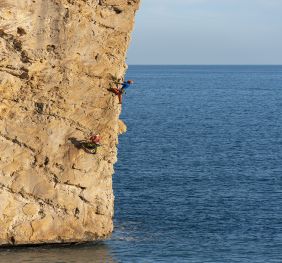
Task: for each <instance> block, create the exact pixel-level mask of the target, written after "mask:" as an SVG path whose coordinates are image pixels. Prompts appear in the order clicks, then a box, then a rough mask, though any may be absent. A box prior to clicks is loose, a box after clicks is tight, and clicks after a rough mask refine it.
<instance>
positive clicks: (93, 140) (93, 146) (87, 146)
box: [81, 134, 101, 154]
mask: <svg viewBox="0 0 282 263" xmlns="http://www.w3.org/2000/svg"><path fill="white" fill-rule="evenodd" d="M100 146H101V137H100V135H99V134H91V136H90V138H89V141H82V143H81V147H82V148H83V149H84V150H85V151H86V152H88V153H93V154H95V153H97V148H98V147H100Z"/></svg>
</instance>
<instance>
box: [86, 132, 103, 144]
mask: <svg viewBox="0 0 282 263" xmlns="http://www.w3.org/2000/svg"><path fill="white" fill-rule="evenodd" d="M89 140H90V141H91V143H94V144H96V145H100V144H101V142H100V141H101V137H100V134H91V137H90V139H89Z"/></svg>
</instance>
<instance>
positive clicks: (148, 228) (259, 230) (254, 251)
mask: <svg viewBox="0 0 282 263" xmlns="http://www.w3.org/2000/svg"><path fill="white" fill-rule="evenodd" d="M127 78H128V79H134V80H135V82H136V83H135V85H134V87H133V88H130V89H128V91H127V94H126V95H125V96H124V104H123V112H122V116H121V118H122V119H123V120H124V121H125V122H126V124H127V126H128V132H127V133H126V134H125V135H123V136H121V137H120V144H119V161H118V163H117V164H116V167H115V170H116V174H115V175H114V192H115V196H116V199H115V232H114V234H113V235H112V237H111V238H110V239H109V240H107V241H105V242H102V243H99V244H98V245H91V244H89V245H86V246H78V247H66V248H33V249H21V250H2V251H0V262H8V261H10V262H61V263H62V262H81V263H86V262H129V263H131V262H141V263H143V262H144V263H145V262H146V263H147V262H148V263H151V262H168V263H171V262H176V263H177V262H187V263H233V262H234V263H235V262H240V263H278V262H279V263H280V262H282V66H130V67H129V70H128V74H127ZM3 260H4V261H3Z"/></svg>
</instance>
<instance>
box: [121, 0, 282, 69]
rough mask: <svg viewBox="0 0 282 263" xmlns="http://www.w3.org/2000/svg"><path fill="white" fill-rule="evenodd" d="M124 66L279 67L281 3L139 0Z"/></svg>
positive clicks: (281, 60)
mask: <svg viewBox="0 0 282 263" xmlns="http://www.w3.org/2000/svg"><path fill="white" fill-rule="evenodd" d="M127 63H128V64H131V65H133V64H157V65H161V64H179V65H180V64H187V65H197V64H200V65H203V64H204V65H210V64H212V65H214V64H225V65H226V64H228V65H230V64H249V65H255V64H282V0H141V7H140V9H139V11H138V13H137V16H136V23H135V29H134V33H133V34H132V42H131V45H130V48H129V51H128V54H127Z"/></svg>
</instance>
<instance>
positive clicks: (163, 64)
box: [127, 63, 282, 66]
mask: <svg viewBox="0 0 282 263" xmlns="http://www.w3.org/2000/svg"><path fill="white" fill-rule="evenodd" d="M127 65H128V66H282V64H129V63H128V64H127Z"/></svg>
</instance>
